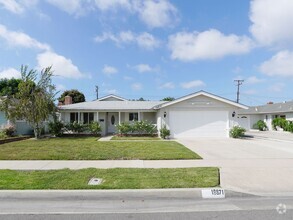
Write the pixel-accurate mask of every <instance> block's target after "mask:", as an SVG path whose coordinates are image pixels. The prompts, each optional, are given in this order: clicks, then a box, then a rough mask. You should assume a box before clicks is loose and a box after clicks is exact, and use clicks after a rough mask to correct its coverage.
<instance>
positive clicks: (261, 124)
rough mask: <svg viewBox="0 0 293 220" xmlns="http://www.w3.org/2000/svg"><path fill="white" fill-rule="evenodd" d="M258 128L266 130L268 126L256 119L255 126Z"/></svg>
mask: <svg viewBox="0 0 293 220" xmlns="http://www.w3.org/2000/svg"><path fill="white" fill-rule="evenodd" d="M255 127H256V128H257V129H258V130H260V131H266V130H268V126H267V125H266V123H265V122H264V121H262V120H258V121H257V122H256V126H255Z"/></svg>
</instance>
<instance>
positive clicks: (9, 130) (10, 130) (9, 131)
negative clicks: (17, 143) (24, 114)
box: [3, 124, 16, 137]
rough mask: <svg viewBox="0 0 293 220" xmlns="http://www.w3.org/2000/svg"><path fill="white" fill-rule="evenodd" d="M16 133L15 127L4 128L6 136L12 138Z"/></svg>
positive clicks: (9, 125)
mask: <svg viewBox="0 0 293 220" xmlns="http://www.w3.org/2000/svg"><path fill="white" fill-rule="evenodd" d="M15 131H16V128H15V126H14V125H11V124H8V125H6V126H5V127H4V129H3V132H4V133H5V134H6V136H8V137H11V136H12V135H13V133H14V132H15Z"/></svg>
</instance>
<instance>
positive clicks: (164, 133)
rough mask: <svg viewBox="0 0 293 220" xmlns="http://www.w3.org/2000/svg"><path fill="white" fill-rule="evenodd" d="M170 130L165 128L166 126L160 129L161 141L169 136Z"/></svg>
mask: <svg viewBox="0 0 293 220" xmlns="http://www.w3.org/2000/svg"><path fill="white" fill-rule="evenodd" d="M170 134H171V133H170V130H169V129H168V128H167V127H166V125H164V126H163V127H162V128H161V129H160V136H161V137H162V138H163V139H166V138H167V137H169V136H170Z"/></svg>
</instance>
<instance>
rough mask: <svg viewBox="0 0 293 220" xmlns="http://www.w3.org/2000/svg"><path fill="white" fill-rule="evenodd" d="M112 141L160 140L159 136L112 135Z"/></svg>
mask: <svg viewBox="0 0 293 220" xmlns="http://www.w3.org/2000/svg"><path fill="white" fill-rule="evenodd" d="M111 140H112V141H158V140H162V139H161V138H159V137H126V136H121V137H120V136H113V137H112V138H111Z"/></svg>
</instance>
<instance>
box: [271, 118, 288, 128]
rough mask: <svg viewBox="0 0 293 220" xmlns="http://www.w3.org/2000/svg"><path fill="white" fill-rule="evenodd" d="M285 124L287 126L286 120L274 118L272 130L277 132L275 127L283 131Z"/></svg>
mask: <svg viewBox="0 0 293 220" xmlns="http://www.w3.org/2000/svg"><path fill="white" fill-rule="evenodd" d="M287 124H288V121H286V119H284V118H274V119H273V121H272V126H273V128H274V130H277V127H280V128H283V129H284V130H285V129H286V126H287Z"/></svg>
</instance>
